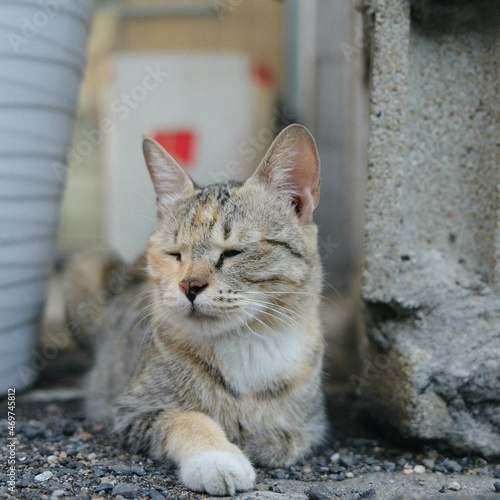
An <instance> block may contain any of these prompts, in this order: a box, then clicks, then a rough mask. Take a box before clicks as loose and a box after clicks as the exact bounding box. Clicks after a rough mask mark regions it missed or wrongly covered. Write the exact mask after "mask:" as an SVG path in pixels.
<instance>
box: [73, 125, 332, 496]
mask: <svg viewBox="0 0 500 500" xmlns="http://www.w3.org/2000/svg"><path fill="white" fill-rule="evenodd" d="M144 153H145V158H146V163H147V166H148V168H149V171H150V173H151V177H152V180H153V183H154V185H155V189H156V193H157V197H158V200H157V201H158V217H159V221H158V228H157V230H156V232H155V233H154V234H153V236H152V237H151V239H150V242H149V246H148V250H147V269H148V273H147V274H148V276H149V278H148V279H147V280H145V281H144V282H143V283H137V279H135V280H134V282H133V284H131V285H130V286H128V287H125V289H124V290H123V291H121V292H120V293H118V294H117V295H116V296H115V297H114V298H113V299H112V300H110V301H109V304H108V305H107V306H106V307H105V308H104V311H103V312H101V316H100V318H99V321H98V325H99V328H100V329H102V337H103V338H102V341H103V345H102V347H100V348H99V350H98V356H97V363H96V367H95V369H94V371H93V373H92V376H91V387H90V393H89V400H88V408H89V411H90V413H91V414H92V415H94V416H96V417H110V418H112V419H113V421H114V424H115V427H116V429H117V430H118V431H119V432H120V433H121V434H122V436H123V438H124V441H125V442H126V443H127V445H128V446H129V447H130V448H131V449H133V450H143V451H146V452H149V453H150V454H151V455H152V456H154V457H156V458H160V459H163V458H170V459H173V460H174V461H175V462H176V463H177V464H178V465H179V474H180V478H181V480H182V481H183V483H184V484H185V485H186V486H188V487H189V488H191V489H193V490H196V491H207V492H208V493H210V494H215V495H224V494H234V493H235V491H238V490H246V489H251V488H252V487H253V485H254V481H255V473H254V471H253V468H252V465H251V463H250V462H253V463H255V464H263V465H268V466H285V465H289V464H292V463H293V462H295V461H296V460H297V459H299V458H300V457H301V456H303V455H304V454H307V453H308V452H309V451H310V450H311V448H312V447H313V446H315V445H317V444H319V443H320V442H321V441H322V440H323V438H324V433H325V417H324V410H323V396H322V392H321V370H322V358H323V337H322V333H321V328H320V321H319V313H318V305H319V297H320V290H321V281H322V280H321V265H320V260H319V256H318V250H317V234H316V232H317V229H316V226H315V224H314V223H313V222H312V212H313V210H314V208H315V206H316V204H317V202H318V197H319V195H318V191H319V160H318V155H317V151H316V147H315V144H314V140H313V139H312V137H311V135H310V134H309V132H308V131H307V130H306V129H305V128H304V127H302V126H299V125H293V126H290V127H288V128H287V129H285V131H283V132H282V133H281V134H280V136H279V137H278V138H277V139H276V141H275V142H274V143H273V145H272V146H271V148H270V150H269V152H268V153H267V155H266V157H265V158H264V160H263V161H262V163H261V165H260V167H259V168H258V170H257V172H256V173H255V174H254V175H253V176H252V177H251V178H250V179H249V180H248V181H247V182H245V183H243V184H242V183H236V182H231V183H227V184H220V185H212V186H208V187H205V188H199V187H197V186H194V185H193V183H192V182H191V181H190V180H189V178H188V177H187V175H186V174H185V173H184V171H183V170H182V169H181V168H180V167H179V166H178V165H177V164H176V163H175V160H173V159H172V158H171V157H170V156H169V155H168V153H166V152H165V151H164V150H163V149H162V148H161V146H159V145H158V144H156V143H155V142H154V141H152V140H151V139H145V141H144ZM78 279H84V278H82V277H81V276H80V278H78V277H77V275H76V274H75V271H74V270H73V278H72V282H73V283H74V282H75V281H78ZM80 286H81V285H80ZM79 296H80V297H81V294H80V295H79ZM133 296H136V298H135V299H134V300H132V299H131V297H133ZM73 320H74V321H76V322H77V321H78V320H77V318H73Z"/></svg>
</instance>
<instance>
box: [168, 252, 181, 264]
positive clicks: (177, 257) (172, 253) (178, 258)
mask: <svg viewBox="0 0 500 500" xmlns="http://www.w3.org/2000/svg"><path fill="white" fill-rule="evenodd" d="M168 255H170V257H175V260H176V261H177V262H180V261H181V254H180V253H175V252H170V253H168Z"/></svg>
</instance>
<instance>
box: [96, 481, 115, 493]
mask: <svg viewBox="0 0 500 500" xmlns="http://www.w3.org/2000/svg"><path fill="white" fill-rule="evenodd" d="M113 488H114V485H113V484H111V483H101V484H100V485H99V486H98V487H97V488H96V489H95V491H94V493H100V492H101V491H111V490H112V489H113Z"/></svg>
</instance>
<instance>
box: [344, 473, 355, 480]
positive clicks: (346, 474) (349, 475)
mask: <svg viewBox="0 0 500 500" xmlns="http://www.w3.org/2000/svg"><path fill="white" fill-rule="evenodd" d="M344 475H345V477H346V479H352V478H353V477H354V474H353V473H352V472H346V473H345V474H344Z"/></svg>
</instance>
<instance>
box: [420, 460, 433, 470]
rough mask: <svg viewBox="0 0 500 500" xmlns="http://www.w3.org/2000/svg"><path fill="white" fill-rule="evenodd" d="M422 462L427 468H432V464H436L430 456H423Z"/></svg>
mask: <svg viewBox="0 0 500 500" xmlns="http://www.w3.org/2000/svg"><path fill="white" fill-rule="evenodd" d="M422 463H423V464H424V465H425V467H427V468H428V469H431V470H432V469H434V466H435V465H436V462H435V461H434V460H432V459H431V458H424V459H423V460H422Z"/></svg>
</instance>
